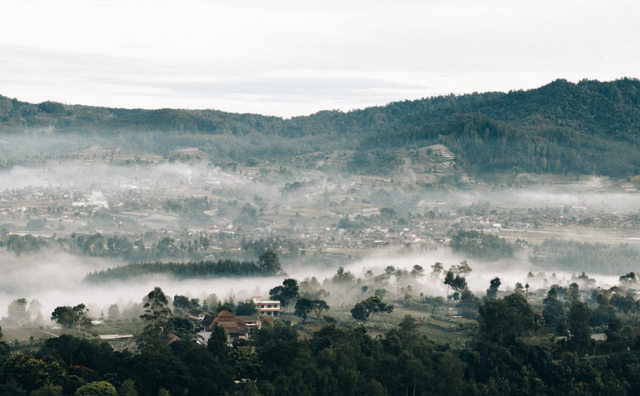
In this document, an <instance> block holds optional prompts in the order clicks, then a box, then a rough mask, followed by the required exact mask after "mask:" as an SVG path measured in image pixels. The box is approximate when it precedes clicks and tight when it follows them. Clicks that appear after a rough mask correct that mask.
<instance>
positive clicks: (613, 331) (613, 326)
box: [604, 308, 622, 341]
mask: <svg viewBox="0 0 640 396" xmlns="http://www.w3.org/2000/svg"><path fill="white" fill-rule="evenodd" d="M621 332H622V321H621V320H620V317H618V315H617V314H616V311H615V310H614V309H612V308H610V309H609V323H608V324H607V328H606V329H605V331H604V333H605V334H606V335H607V341H620V340H621V339H622V336H621Z"/></svg>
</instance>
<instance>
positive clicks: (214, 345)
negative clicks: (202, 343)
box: [207, 325, 229, 363]
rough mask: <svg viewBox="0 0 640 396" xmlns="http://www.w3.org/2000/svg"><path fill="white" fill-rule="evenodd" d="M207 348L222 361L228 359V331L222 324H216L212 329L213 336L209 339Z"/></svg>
mask: <svg viewBox="0 0 640 396" xmlns="http://www.w3.org/2000/svg"><path fill="white" fill-rule="evenodd" d="M207 349H208V350H209V352H211V354H212V355H213V356H215V357H216V358H218V360H219V361H220V362H221V363H224V362H225V361H226V356H227V353H228V350H229V347H228V346H227V333H226V332H225V331H224V328H222V326H218V325H215V326H213V328H212V329H211V336H210V337H209V340H208V341H207Z"/></svg>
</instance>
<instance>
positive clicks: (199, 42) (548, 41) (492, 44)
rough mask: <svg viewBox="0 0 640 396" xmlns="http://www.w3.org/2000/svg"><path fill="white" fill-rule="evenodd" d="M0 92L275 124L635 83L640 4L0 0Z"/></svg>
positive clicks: (638, 68)
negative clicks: (405, 103) (589, 84)
mask: <svg viewBox="0 0 640 396" xmlns="http://www.w3.org/2000/svg"><path fill="white" fill-rule="evenodd" d="M1 9H2V18H0V94H2V95H5V96H9V97H16V98H18V99H20V100H25V101H29V102H41V101H44V100H55V101H60V102H64V103H71V104H90V105H99V106H111V107H128V108H134V107H136V108H138V107H140V108H161V107H173V108H198V109H204V108H215V109H220V110H224V111H231V112H251V113H261V114H268V115H278V116H285V117H290V116H294V115H305V114H310V113H313V112H316V111H319V110H325V109H342V110H351V109H355V108H363V107H367V106H372V105H384V104H386V103H389V102H392V101H397V100H404V99H417V98H421V97H428V96H434V95H440V94H448V93H457V94H458V93H468V92H474V91H478V92H483V91H508V90H510V89H526V88H534V87H538V86H541V85H544V84H546V83H548V82H550V81H552V80H554V79H557V78H566V79H568V80H570V81H579V80H580V79H583V78H589V79H599V80H612V79H616V78H620V77H624V76H628V77H640V27H639V26H640V25H639V24H638V23H639V22H638V21H639V20H640V2H638V1H637V0H634V1H626V0H622V1H616V0H610V1H606V2H605V1H589V0H581V1H562V0H553V1H549V0H536V1H523V0H521V1H513V0H509V1H507V0H505V1H501V0H492V1H482V0H435V1H434V0H423V1H402V0H394V1H375V0H367V1H335V2H334V1H326V0H324V1H314V2H310V1H300V0H298V1H265V0H261V1H242V0H236V1H211V0H208V1H204V0H202V1H198V0H189V1H185V0H181V1H161V0H137V1H136V0H121V1H117V0H111V1H108V0H104V1H91V0H78V1H67V0H56V1H51V0H22V1H15V0H4V1H2V8H1Z"/></svg>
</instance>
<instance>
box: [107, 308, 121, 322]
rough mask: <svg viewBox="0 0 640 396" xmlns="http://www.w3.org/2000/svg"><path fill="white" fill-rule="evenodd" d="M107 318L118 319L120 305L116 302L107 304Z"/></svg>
mask: <svg viewBox="0 0 640 396" xmlns="http://www.w3.org/2000/svg"><path fill="white" fill-rule="evenodd" d="M107 319H108V320H110V321H114V322H115V321H116V320H118V319H120V307H119V306H118V305H117V304H111V305H109V308H108V309H107Z"/></svg>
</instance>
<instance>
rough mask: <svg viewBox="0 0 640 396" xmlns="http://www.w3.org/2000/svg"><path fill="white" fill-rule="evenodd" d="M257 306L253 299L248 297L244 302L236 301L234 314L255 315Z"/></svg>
mask: <svg viewBox="0 0 640 396" xmlns="http://www.w3.org/2000/svg"><path fill="white" fill-rule="evenodd" d="M257 314H258V307H257V306H256V304H255V303H254V302H253V300H251V299H248V300H246V301H244V302H242V301H239V302H238V308H237V309H236V315H240V316H248V315H257Z"/></svg>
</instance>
